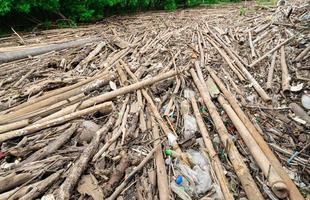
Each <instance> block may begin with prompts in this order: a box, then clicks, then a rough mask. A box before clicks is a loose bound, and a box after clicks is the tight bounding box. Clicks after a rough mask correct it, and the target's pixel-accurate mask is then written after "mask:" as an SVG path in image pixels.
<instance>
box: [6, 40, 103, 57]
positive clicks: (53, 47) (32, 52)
mask: <svg viewBox="0 0 310 200" xmlns="http://www.w3.org/2000/svg"><path fill="white" fill-rule="evenodd" d="M98 40H100V38H98V37H91V38H86V39H85V38H83V39H79V40H73V41H69V42H64V43H60V44H50V45H46V46H42V47H35V48H29V49H23V50H16V51H9V52H1V53H0V63H5V62H10V61H14V60H19V59H22V58H27V57H28V56H37V55H40V54H44V53H48V52H50V51H59V50H62V49H66V48H72V47H77V46H81V45H84V44H87V43H91V42H95V41H98Z"/></svg>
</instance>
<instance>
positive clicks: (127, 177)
mask: <svg viewBox="0 0 310 200" xmlns="http://www.w3.org/2000/svg"><path fill="white" fill-rule="evenodd" d="M159 146H160V144H159V145H158V146H156V147H154V149H152V151H150V153H148V155H147V156H146V157H145V158H144V159H143V160H142V161H141V163H140V164H139V165H138V166H137V167H135V168H134V170H133V171H132V172H131V173H130V174H128V176H126V178H125V180H124V181H123V182H122V183H121V184H120V185H119V186H118V187H117V188H116V189H115V190H114V192H113V194H112V195H111V196H109V198H107V200H114V199H116V198H117V197H118V195H119V194H120V193H121V192H122V191H123V189H124V187H125V186H126V185H127V184H128V183H129V181H130V180H131V179H132V178H133V177H134V175H135V174H136V173H137V172H139V171H140V170H141V169H142V168H143V167H144V165H145V164H146V163H148V162H149V160H150V159H151V158H152V156H153V154H154V153H155V151H156V150H157V148H158V147H159Z"/></svg>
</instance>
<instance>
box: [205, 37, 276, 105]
mask: <svg viewBox="0 0 310 200" xmlns="http://www.w3.org/2000/svg"><path fill="white" fill-rule="evenodd" d="M211 33H212V32H211ZM220 44H221V43H220ZM221 45H222V47H223V48H224V49H225V50H226V52H227V53H228V54H229V55H230V56H231V57H232V58H233V59H234V61H235V63H236V64H237V66H238V67H239V69H240V70H241V71H242V73H243V74H244V75H245V77H246V78H247V79H248V80H249V81H250V83H251V84H252V86H253V87H254V89H255V90H256V92H257V93H258V94H259V95H260V96H261V97H262V99H263V100H264V101H266V102H270V101H271V98H270V97H269V96H268V94H267V93H266V92H265V91H264V89H263V88H262V87H261V86H260V85H259V83H258V82H257V81H256V80H255V78H254V77H253V76H252V75H251V73H250V72H249V71H248V70H247V69H246V67H245V66H244V65H243V64H242V63H241V62H240V61H239V59H238V58H237V57H236V56H235V55H234V54H233V52H232V51H231V50H230V49H229V48H228V47H227V46H225V44H221Z"/></svg>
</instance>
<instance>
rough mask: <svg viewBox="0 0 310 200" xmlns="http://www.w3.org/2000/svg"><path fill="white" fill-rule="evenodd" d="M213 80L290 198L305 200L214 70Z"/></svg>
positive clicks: (212, 73)
mask: <svg viewBox="0 0 310 200" xmlns="http://www.w3.org/2000/svg"><path fill="white" fill-rule="evenodd" d="M208 71H209V73H210V75H211V77H212V79H213V80H214V81H215V83H216V84H217V85H218V87H219V88H220V90H221V91H222V93H223V94H224V96H225V98H226V99H227V100H228V102H229V103H230V105H231V106H232V108H233V109H234V110H235V112H236V113H237V115H238V117H239V118H240V119H241V121H242V122H243V123H244V125H245V126H246V127H247V128H248V130H249V132H250V133H251V135H252V136H253V138H254V139H255V141H256V142H257V144H258V145H259V146H260V148H261V150H262V151H263V152H264V154H265V155H266V156H267V158H268V159H269V161H270V163H271V165H272V166H273V167H274V169H275V170H276V172H277V173H278V174H279V175H280V177H281V178H282V179H283V181H284V182H285V184H286V186H287V187H288V191H289V198H290V199H292V200H303V199H304V198H303V196H302V195H301V194H300V192H299V190H298V188H297V187H296V185H295V184H294V182H293V181H292V180H291V179H290V177H289V176H288V174H287V172H286V171H285V170H284V169H283V167H282V165H281V163H280V161H279V160H278V159H277V157H276V156H275V155H274V153H273V152H272V150H271V149H270V147H269V146H268V144H267V143H266V142H265V140H264V138H263V137H262V136H261V134H260V133H259V132H258V130H257V129H256V127H255V126H254V125H253V123H252V122H251V120H250V119H249V118H248V117H247V116H246V115H245V113H244V112H243V111H242V109H241V108H240V106H239V104H238V101H237V100H236V98H235V97H234V95H233V94H232V93H231V92H230V91H229V90H227V89H226V87H225V85H224V84H223V83H222V81H221V80H220V78H219V77H217V75H216V74H215V73H214V71H213V70H211V69H209V70H208Z"/></svg>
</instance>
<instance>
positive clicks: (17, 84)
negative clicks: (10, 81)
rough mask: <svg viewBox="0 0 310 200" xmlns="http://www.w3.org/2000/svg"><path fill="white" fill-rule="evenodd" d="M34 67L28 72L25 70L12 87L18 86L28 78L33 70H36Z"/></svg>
mask: <svg viewBox="0 0 310 200" xmlns="http://www.w3.org/2000/svg"><path fill="white" fill-rule="evenodd" d="M36 70H37V69H36V68H32V69H31V70H29V72H27V74H25V75H24V76H22V77H21V79H19V80H18V81H17V82H16V83H15V84H14V85H13V87H17V86H19V85H20V84H21V83H22V82H23V81H24V80H25V79H26V78H28V77H29V76H30V75H31V74H32V73H33V72H34V71H36Z"/></svg>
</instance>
